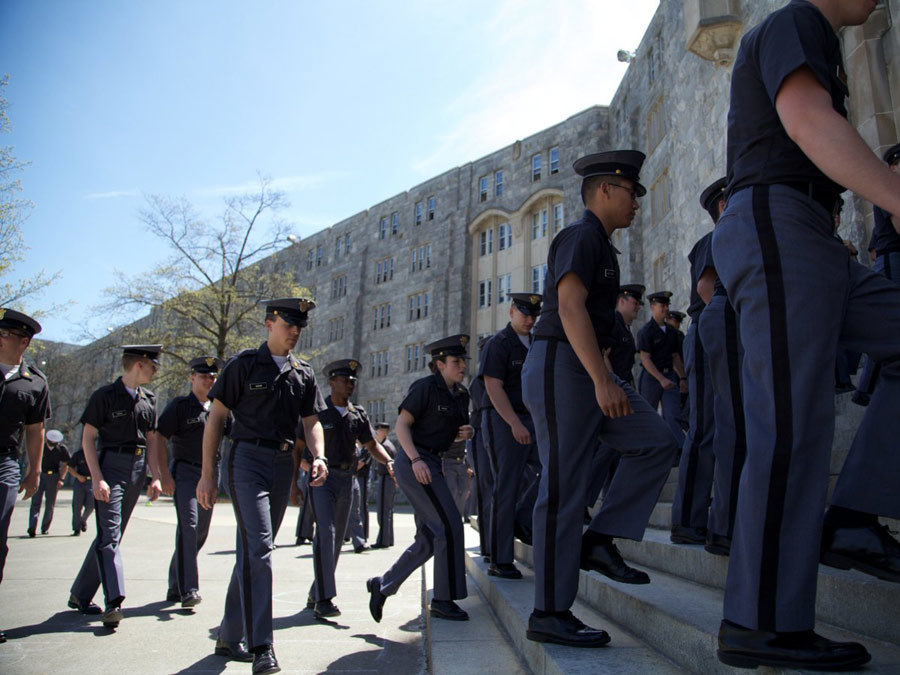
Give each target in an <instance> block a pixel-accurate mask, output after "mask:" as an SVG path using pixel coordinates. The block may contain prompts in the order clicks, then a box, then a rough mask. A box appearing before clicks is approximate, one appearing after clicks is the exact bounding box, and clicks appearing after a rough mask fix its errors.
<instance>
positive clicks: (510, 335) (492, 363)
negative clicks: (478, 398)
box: [478, 323, 531, 415]
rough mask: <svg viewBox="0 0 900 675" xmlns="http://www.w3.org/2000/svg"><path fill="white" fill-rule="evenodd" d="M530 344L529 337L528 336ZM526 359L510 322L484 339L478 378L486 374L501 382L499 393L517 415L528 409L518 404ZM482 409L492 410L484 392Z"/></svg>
mask: <svg viewBox="0 0 900 675" xmlns="http://www.w3.org/2000/svg"><path fill="white" fill-rule="evenodd" d="M528 341H529V342H531V337H530V336H529V337H528ZM526 356H528V347H526V346H525V345H524V344H523V343H522V340H521V339H519V334H518V333H516V331H515V329H514V328H513V327H512V324H511V323H508V324H506V328H504V329H503V330H501V331H500V332H498V333H497V334H496V335H494V337H492V338H491V339H490V340H488V342H487V344H486V345H485V346H484V355H483V357H482V359H481V372H480V373H479V374H478V377H479V378H482V377H484V376H485V375H487V376H488V377H494V378H497V379H498V380H502V381H503V391H505V392H506V396H507V397H508V398H509V402H510V405H512V407H513V410H515V411H516V412H517V413H519V414H520V415H525V414H528V408H526V407H525V404H524V403H523V402H522V364H523V363H525V357H526ZM482 405H483V406H484V407H485V408H493V407H494V406H493V404H492V403H491V397H490V396H489V395H488V394H487V392H485V394H484V398H483V399H482Z"/></svg>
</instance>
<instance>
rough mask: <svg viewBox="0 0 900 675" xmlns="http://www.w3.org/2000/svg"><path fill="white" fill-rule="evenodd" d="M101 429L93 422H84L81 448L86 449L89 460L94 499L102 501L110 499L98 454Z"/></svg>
mask: <svg viewBox="0 0 900 675" xmlns="http://www.w3.org/2000/svg"><path fill="white" fill-rule="evenodd" d="M99 435H100V431H99V430H98V429H97V427H95V426H94V425H93V424H89V423H87V422H85V423H84V429H83V430H82V432H81V448H82V449H83V450H84V461H86V462H87V465H88V469H90V471H91V478H92V479H93V491H94V499H96V500H97V501H101V502H108V501H109V485H107V483H106V481H105V480H103V472H102V471H100V458H99V457H98V456H97V438H98V436H99Z"/></svg>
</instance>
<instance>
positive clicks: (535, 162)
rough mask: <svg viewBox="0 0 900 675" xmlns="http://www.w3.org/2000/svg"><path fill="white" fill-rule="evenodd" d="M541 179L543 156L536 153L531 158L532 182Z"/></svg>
mask: <svg viewBox="0 0 900 675" xmlns="http://www.w3.org/2000/svg"><path fill="white" fill-rule="evenodd" d="M540 179H541V156H540V154H537V155H535V156H534V157H532V158H531V182H532V183H536V182H538V181H539V180H540Z"/></svg>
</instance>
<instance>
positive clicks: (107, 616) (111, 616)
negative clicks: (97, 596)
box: [102, 605, 125, 628]
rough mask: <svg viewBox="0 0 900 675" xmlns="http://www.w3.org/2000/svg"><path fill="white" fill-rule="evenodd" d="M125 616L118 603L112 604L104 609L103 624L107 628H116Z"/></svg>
mask: <svg viewBox="0 0 900 675" xmlns="http://www.w3.org/2000/svg"><path fill="white" fill-rule="evenodd" d="M123 618H125V615H124V614H122V608H121V607H119V606H118V605H110V606H109V607H107V608H106V609H105V610H104V611H103V618H102V621H103V625H104V626H106V627H107V628H116V627H117V626H118V625H119V622H120V621H121V620H122V619H123Z"/></svg>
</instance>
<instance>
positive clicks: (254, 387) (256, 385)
mask: <svg viewBox="0 0 900 675" xmlns="http://www.w3.org/2000/svg"><path fill="white" fill-rule="evenodd" d="M268 388H269V383H268V382H251V383H250V391H258V390H260V389H268Z"/></svg>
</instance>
